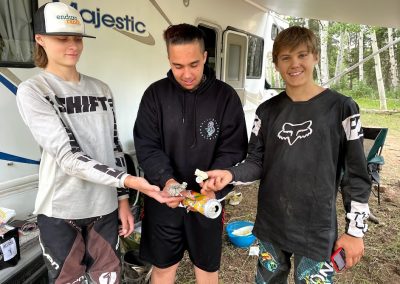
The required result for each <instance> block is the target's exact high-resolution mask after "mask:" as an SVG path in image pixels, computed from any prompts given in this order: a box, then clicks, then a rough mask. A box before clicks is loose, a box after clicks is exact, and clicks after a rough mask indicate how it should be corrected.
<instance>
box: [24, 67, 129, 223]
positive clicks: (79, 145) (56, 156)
mask: <svg viewBox="0 0 400 284" xmlns="http://www.w3.org/2000/svg"><path fill="white" fill-rule="evenodd" d="M17 104H18V108H19V111H20V113H21V116H22V118H23V120H24V122H25V123H26V124H27V126H28V127H29V129H30V130H31V132H32V134H33V136H34V138H35V140H36V141H37V142H38V144H39V145H40V146H41V147H42V150H43V152H42V157H41V161H40V168H39V190H38V195H37V198H36V204H35V211H34V213H35V214H44V215H46V216H50V217H56V218H62V219H82V218H89V217H94V216H100V215H104V214H108V213H111V212H112V211H114V210H115V209H116V208H117V207H118V198H117V190H116V188H123V187H124V181H125V178H126V177H127V174H126V164H125V159H124V156H123V153H122V150H121V147H120V143H119V140H118V133H117V126H116V121H115V115H114V109H113V98H112V94H111V91H110V89H109V87H108V86H107V85H106V84H105V83H103V82H101V81H99V80H97V79H94V78H91V77H88V76H85V75H82V74H81V75H80V81H79V82H78V83H75V82H67V81H64V80H63V79H61V78H59V77H58V76H56V75H54V74H52V73H49V72H46V71H42V72H41V73H40V74H38V75H36V76H34V77H32V78H31V79H28V80H27V81H24V82H23V83H21V84H20V86H19V87H18V92H17ZM118 196H119V198H126V197H127V189H119V190H118Z"/></svg>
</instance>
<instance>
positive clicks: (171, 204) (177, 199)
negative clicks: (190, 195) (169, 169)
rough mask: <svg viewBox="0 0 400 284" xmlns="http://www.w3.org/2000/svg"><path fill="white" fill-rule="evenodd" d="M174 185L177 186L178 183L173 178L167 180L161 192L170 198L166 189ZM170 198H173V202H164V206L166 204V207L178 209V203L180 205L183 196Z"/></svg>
mask: <svg viewBox="0 0 400 284" xmlns="http://www.w3.org/2000/svg"><path fill="white" fill-rule="evenodd" d="M174 184H179V182H177V181H176V180H174V179H173V178H171V179H169V180H167V182H166V183H165V186H164V188H163V190H162V191H163V192H164V193H165V194H167V196H170V195H169V193H168V189H169V188H170V186H171V185H174ZM171 198H173V200H171V201H168V202H165V204H166V205H167V206H168V207H171V208H176V207H178V206H179V203H181V201H182V200H183V199H184V197H183V196H177V197H171Z"/></svg>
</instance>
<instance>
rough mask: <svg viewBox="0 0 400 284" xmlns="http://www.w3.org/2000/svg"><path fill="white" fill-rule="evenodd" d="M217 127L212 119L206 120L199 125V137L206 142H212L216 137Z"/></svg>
mask: <svg viewBox="0 0 400 284" xmlns="http://www.w3.org/2000/svg"><path fill="white" fill-rule="evenodd" d="M218 134H219V125H218V123H217V121H216V120H215V119H214V118H208V119H206V120H205V121H203V122H202V123H201V124H200V135H201V137H203V138H204V139H206V140H214V139H216V138H217V137H218Z"/></svg>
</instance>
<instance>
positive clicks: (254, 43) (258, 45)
mask: <svg viewBox="0 0 400 284" xmlns="http://www.w3.org/2000/svg"><path fill="white" fill-rule="evenodd" d="M248 38H249V46H248V53H247V73H246V78H248V79H260V78H261V74H262V66H263V54H264V39H263V38H261V37H256V36H253V35H250V34H248Z"/></svg>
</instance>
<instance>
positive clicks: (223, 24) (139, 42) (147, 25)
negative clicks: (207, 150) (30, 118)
mask: <svg viewBox="0 0 400 284" xmlns="http://www.w3.org/2000/svg"><path fill="white" fill-rule="evenodd" d="M64 2H65V3H67V4H70V5H72V6H74V7H75V8H77V9H78V10H79V11H80V13H81V15H82V17H83V19H84V21H85V22H86V29H87V33H88V34H90V35H94V36H96V39H85V42H84V48H85V49H86V51H84V52H83V55H82V57H81V60H80V63H79V70H80V71H81V72H82V73H84V74H88V75H90V76H93V77H96V78H99V79H101V80H103V81H104V82H106V83H108V84H109V85H110V87H111V89H112V91H113V93H114V99H115V108H116V116H117V123H118V130H119V135H120V140H121V143H122V147H123V149H124V151H125V152H126V153H129V154H131V155H134V153H135V150H134V146H133V138H132V129H133V125H134V121H135V118H136V113H137V110H138V107H139V102H140V100H141V97H142V94H143V92H144V90H145V89H146V88H147V87H148V86H149V85H150V84H151V83H152V82H154V81H156V80H158V79H161V78H163V77H165V75H166V73H167V71H168V69H169V64H168V60H167V54H166V48H165V43H164V40H163V38H162V33H163V31H164V30H165V29H166V28H167V27H168V26H169V25H170V24H173V23H183V22H186V23H191V24H194V25H196V26H199V27H200V28H201V29H202V30H204V32H205V33H206V35H207V41H206V49H207V51H208V64H209V65H210V66H211V67H212V68H214V70H215V72H216V74H217V78H219V79H221V80H223V81H226V82H227V83H229V84H230V85H232V86H233V87H234V88H235V89H236V90H237V92H238V94H239V96H240V98H241V99H242V102H243V105H244V108H245V111H246V115H247V122H248V124H249V127H248V128H249V129H250V125H251V123H252V120H253V117H252V115H253V114H254V111H255V108H256V107H257V105H258V104H259V103H260V102H261V101H263V100H265V99H266V98H267V97H269V96H270V94H269V93H268V91H266V90H264V83H265V79H266V77H265V64H264V63H265V60H264V59H265V57H266V54H267V53H270V52H271V49H272V42H273V38H274V36H275V35H276V34H277V33H278V31H279V30H281V29H283V28H284V27H286V26H287V23H285V22H284V21H283V20H282V19H280V18H279V17H277V16H274V15H273V14H272V13H266V12H265V11H264V10H263V9H261V8H260V7H257V6H254V5H251V4H249V3H247V2H246V1H231V0H220V1H214V0H207V1H205V0H203V1H190V0H186V1H165V0H163V1H155V0H150V1H149V0H135V1H123V0H114V1H109V0H98V1H83V0H78V1H64ZM43 3H45V1H39V3H37V1H32V0H14V1H1V2H0V9H1V10H3V12H4V11H10V12H9V14H4V17H5V18H4V19H2V18H0V20H1V23H0V26H2V25H5V28H4V29H3V28H0V35H1V37H0V39H1V38H3V39H7V38H10V39H9V40H2V41H1V40H0V42H2V43H3V44H0V56H1V57H0V58H1V61H0V65H1V66H2V67H0V94H1V96H0V121H1V122H0V129H1V133H2V135H1V137H0V207H6V208H12V209H15V210H16V213H17V217H18V218H24V217H26V216H28V215H29V214H30V213H31V212H32V211H33V205H34V200H35V194H36V188H37V172H38V165H39V161H40V148H39V146H38V145H37V143H35V141H34V140H33V138H32V136H31V134H30V132H29V130H28V129H27V127H26V126H25V125H24V123H23V122H22V120H21V118H20V116H19V113H18V109H17V106H16V103H15V94H16V90H17V87H18V84H19V83H20V82H21V81H23V80H25V79H27V78H28V77H30V76H32V75H33V74H34V73H36V72H38V69H37V68H32V58H31V56H30V54H31V50H32V44H33V42H32V26H31V25H30V22H31V16H32V13H33V11H34V10H35V9H36V8H37V6H40V5H42V4H43ZM3 12H2V13H1V14H3ZM11 13H14V14H11Z"/></svg>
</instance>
